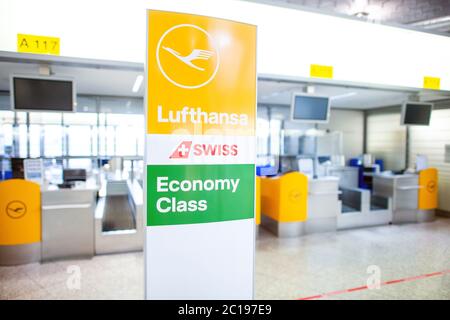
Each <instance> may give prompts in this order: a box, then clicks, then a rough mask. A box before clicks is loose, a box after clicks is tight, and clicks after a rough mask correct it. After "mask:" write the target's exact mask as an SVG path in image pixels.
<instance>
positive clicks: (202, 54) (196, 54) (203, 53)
mask: <svg viewBox="0 0 450 320" xmlns="http://www.w3.org/2000/svg"><path fill="white" fill-rule="evenodd" d="M163 49H164V50H166V51H167V52H170V53H171V54H173V55H174V56H175V57H177V58H178V59H180V61H182V62H184V63H185V64H187V65H188V66H189V67H191V68H194V69H197V70H199V71H205V68H200V67H199V66H196V65H195V64H193V63H192V61H194V60H208V59H209V58H211V57H212V56H213V55H214V52H212V51H208V50H200V49H194V50H192V52H191V53H190V54H189V55H187V56H184V57H183V56H182V55H181V54H179V53H178V52H176V51H175V50H173V49H172V48H168V47H163Z"/></svg>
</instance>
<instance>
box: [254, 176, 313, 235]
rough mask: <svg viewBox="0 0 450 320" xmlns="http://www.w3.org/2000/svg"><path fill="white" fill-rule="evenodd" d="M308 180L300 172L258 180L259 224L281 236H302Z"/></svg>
mask: <svg viewBox="0 0 450 320" xmlns="http://www.w3.org/2000/svg"><path fill="white" fill-rule="evenodd" d="M307 212H308V178H307V177H306V176H305V175H304V174H301V173H300V172H290V173H287V174H284V175H282V176H279V177H274V178H262V179H261V214H262V216H261V222H262V224H263V225H264V226H265V227H267V228H268V229H269V230H271V231H272V232H274V233H275V234H276V235H278V236H280V237H291V236H298V235H301V234H302V233H303V231H302V224H301V222H303V221H306V219H307V217H308V214H307Z"/></svg>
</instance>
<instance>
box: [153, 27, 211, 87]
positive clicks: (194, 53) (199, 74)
mask: <svg viewBox="0 0 450 320" xmlns="http://www.w3.org/2000/svg"><path fill="white" fill-rule="evenodd" d="M156 61H157V64H158V68H159V70H160V71H161V73H162V74H163V76H164V77H165V78H166V79H167V80H168V81H169V82H171V83H172V84H174V85H176V86H177V87H180V88H184V89H198V88H201V87H203V86H205V85H207V84H208V83H210V82H211V81H212V80H213V79H214V77H215V76H216V74H217V71H218V70H219V65H220V57H219V49H218V46H217V44H216V43H215V41H214V39H213V38H212V37H211V35H210V34H209V33H208V32H206V31H205V30H203V29H202V28H200V27H198V26H196V25H193V24H179V25H176V26H173V27H172V28H170V29H168V30H167V31H166V32H164V34H163V35H162V36H161V38H160V39H159V42H158V45H157V47H156Z"/></svg>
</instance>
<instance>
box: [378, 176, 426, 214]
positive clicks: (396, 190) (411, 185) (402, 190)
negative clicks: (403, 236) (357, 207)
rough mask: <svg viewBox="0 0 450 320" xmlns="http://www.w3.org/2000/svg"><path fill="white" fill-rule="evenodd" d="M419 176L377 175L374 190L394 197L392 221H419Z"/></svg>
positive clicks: (382, 194)
mask: <svg viewBox="0 0 450 320" xmlns="http://www.w3.org/2000/svg"><path fill="white" fill-rule="evenodd" d="M419 188H420V186H419V177H418V176H417V175H415V174H401V175H375V176H374V177H373V192H374V194H376V195H381V196H385V197H390V198H392V223H405V222H416V221H417V203H418V190H419Z"/></svg>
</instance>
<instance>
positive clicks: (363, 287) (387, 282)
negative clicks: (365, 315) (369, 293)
mask: <svg viewBox="0 0 450 320" xmlns="http://www.w3.org/2000/svg"><path fill="white" fill-rule="evenodd" d="M447 273H450V269H448V270H444V271H439V272H433V273H426V274H423V275H420V276H413V277H407V278H402V279H396V280H389V281H385V282H382V283H381V284H380V286H386V285H390V284H397V283H403V282H409V281H415V280H420V279H425V278H430V277H435V276H443V275H445V274H447ZM368 289H369V287H368V286H361V287H355V288H350V289H345V290H338V291H331V292H328V293H322V294H317V295H314V296H309V297H305V298H298V299H297V300H315V299H320V298H324V297H329V296H335V295H339V294H344V293H350V292H355V291H361V290H368Z"/></svg>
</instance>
